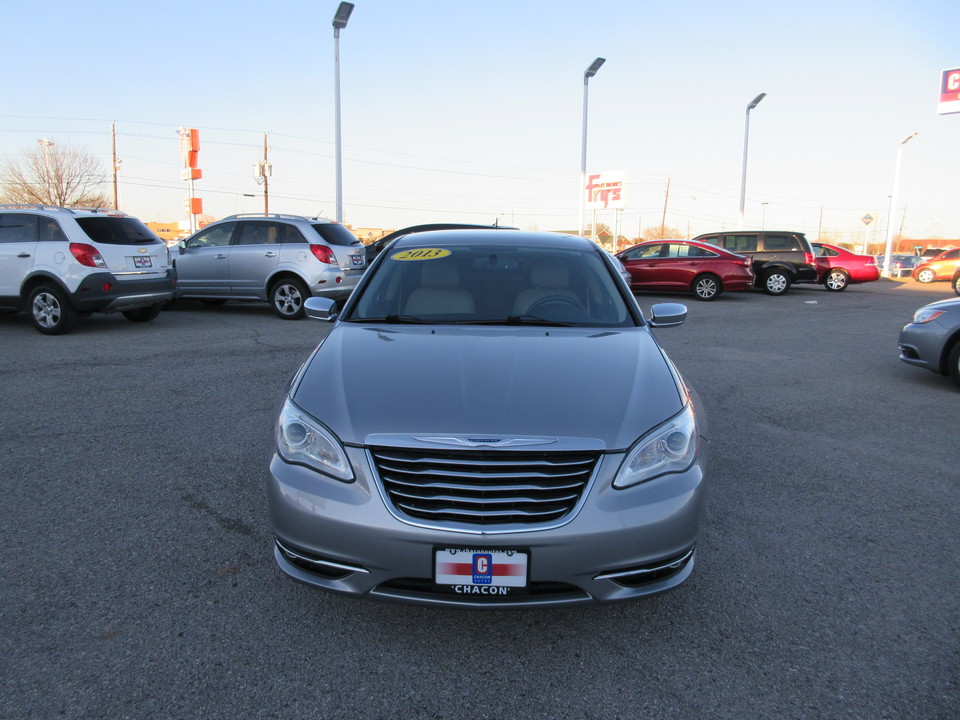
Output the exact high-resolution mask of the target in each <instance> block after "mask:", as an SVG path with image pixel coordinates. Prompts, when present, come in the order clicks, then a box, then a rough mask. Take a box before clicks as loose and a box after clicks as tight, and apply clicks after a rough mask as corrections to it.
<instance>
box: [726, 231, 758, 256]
mask: <svg viewBox="0 0 960 720" xmlns="http://www.w3.org/2000/svg"><path fill="white" fill-rule="evenodd" d="M723 248H724V249H725V250H730V251H731V252H753V251H755V250H756V249H757V236H756V235H724V236H723Z"/></svg>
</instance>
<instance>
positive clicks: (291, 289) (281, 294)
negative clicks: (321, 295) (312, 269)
mask: <svg viewBox="0 0 960 720" xmlns="http://www.w3.org/2000/svg"><path fill="white" fill-rule="evenodd" d="M308 297H310V293H309V292H307V287H306V285H304V284H303V283H302V282H300V281H299V280H294V279H292V278H290V279H284V280H280V281H278V282H276V283H274V285H273V287H272V288H270V307H272V308H273V311H274V312H275V313H276V314H277V315H279V316H280V317H281V318H282V319H284V320H299V319H300V318H302V317H304V316H305V315H306V311H305V310H304V309H303V302H304V300H306V299H307V298H308Z"/></svg>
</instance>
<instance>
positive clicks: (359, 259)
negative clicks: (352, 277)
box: [350, 255, 367, 267]
mask: <svg viewBox="0 0 960 720" xmlns="http://www.w3.org/2000/svg"><path fill="white" fill-rule="evenodd" d="M366 259H367V258H366V256H365V255H351V256H350V261H351V262H352V263H353V266H354V267H363V265H364V262H365V261H366Z"/></svg>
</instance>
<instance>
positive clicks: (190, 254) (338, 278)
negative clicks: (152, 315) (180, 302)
mask: <svg viewBox="0 0 960 720" xmlns="http://www.w3.org/2000/svg"><path fill="white" fill-rule="evenodd" d="M173 262H174V266H175V268H176V271H177V297H184V298H200V299H202V300H204V301H206V302H207V303H209V304H218V303H220V302H223V301H224V300H230V299H233V300H266V301H267V302H269V303H270V306H271V307H272V308H273V310H274V312H276V313H277V315H279V316H280V317H281V318H283V319H285V320H296V319H299V318H302V317H303V316H304V309H303V301H304V300H306V299H307V298H308V297H311V296H317V297H326V298H330V299H331V300H334V301H338V302H339V301H343V300H346V298H347V297H348V296H349V295H350V292H351V291H352V290H353V288H354V287H356V284H357V281H358V280H359V279H360V277H361V276H362V275H363V272H364V270H366V264H367V263H366V252H365V249H364V247H363V244H362V243H361V242H360V241H359V240H358V239H357V237H356V236H355V235H354V234H353V233H351V232H350V231H349V230H348V229H347V228H346V227H344V226H343V225H341V224H340V223H336V222H332V221H330V220H325V219H323V218H306V217H302V216H300V215H276V214H269V215H265V214H261V213H256V214H244V215H231V216H229V217H225V218H224V219H223V220H220V221H218V222H215V223H212V224H210V225H207V226H206V227H205V228H203V229H202V230H200V231H199V232H197V233H194V234H193V235H191V236H190V237H188V238H186V239H185V240H183V241H181V242H180V243H179V245H178V247H177V251H176V254H175V256H174V260H173Z"/></svg>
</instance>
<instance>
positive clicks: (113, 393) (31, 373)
mask: <svg viewBox="0 0 960 720" xmlns="http://www.w3.org/2000/svg"><path fill="white" fill-rule="evenodd" d="M949 296H952V295H951V294H950V290H949V287H948V286H947V284H946V283H937V284H934V285H932V286H921V285H919V284H918V283H915V282H912V281H910V280H905V281H901V282H895V281H880V282H877V283H873V284H871V285H865V286H852V287H850V288H849V289H848V290H847V291H845V292H842V293H830V292H827V291H826V290H824V289H822V288H820V287H814V286H799V287H794V288H792V289H791V290H790V291H789V292H788V293H787V294H786V295H785V296H783V297H770V296H767V295H764V294H761V293H730V294H727V295H724V296H723V297H721V298H720V299H718V300H716V301H714V302H710V303H704V302H697V301H696V300H694V299H693V298H692V297H690V296H670V297H658V296H654V295H641V296H639V300H640V303H641V306H643V307H644V308H645V309H648V308H649V306H650V304H651V303H653V302H657V301H660V300H668V301H681V302H685V303H686V304H687V305H688V307H689V315H688V319H687V322H686V323H685V324H684V325H683V326H681V327H679V328H673V329H664V330H660V331H658V337H659V338H660V340H661V342H662V344H663V345H664V347H665V348H666V349H667V352H668V353H669V354H670V356H671V357H672V358H673V360H674V361H675V363H676V364H677V366H678V367H679V369H680V371H681V373H682V374H683V375H684V377H685V378H686V380H687V381H688V382H689V383H690V384H691V385H693V386H694V387H695V388H696V389H697V391H698V392H699V394H700V395H701V397H702V398H703V402H704V404H705V406H706V409H707V411H708V415H709V418H710V436H709V437H710V442H711V445H712V450H713V474H712V487H711V496H710V505H709V509H708V515H707V522H706V525H705V530H704V535H703V539H702V541H701V544H700V555H699V564H698V566H697V569H696V570H695V572H694V575H693V577H692V578H691V580H690V581H689V582H688V583H686V584H685V585H684V586H682V587H681V588H680V589H678V590H676V591H674V592H672V593H668V594H666V595H661V596H657V597H655V598H651V599H647V600H642V601H639V602H632V603H629V604H621V605H613V606H604V607H587V608H576V609H566V610H550V611H513V612H507V611H492V612H471V611H458V610H444V609H426V608H416V607H407V606H401V605H390V604H383V603H376V602H367V601H356V600H351V599H346V598H341V597H337V596H331V595H328V594H324V593H321V592H319V591H316V590H314V589H311V588H308V587H305V586H301V585H299V584H296V583H294V582H292V581H290V580H288V579H286V577H284V576H282V574H281V573H280V572H279V571H278V570H277V569H276V567H275V565H274V561H273V557H272V554H271V537H270V532H269V529H268V525H267V518H266V501H265V497H264V478H265V473H266V463H267V458H268V457H269V453H270V450H271V442H272V441H271V429H272V428H271V425H272V421H273V416H274V412H275V406H276V403H277V401H278V399H279V397H280V395H281V394H282V392H283V389H284V386H285V383H286V381H287V380H288V378H289V377H290V375H291V374H292V373H293V372H294V370H295V369H296V368H297V367H298V366H299V364H300V363H301V362H302V361H303V360H304V359H305V358H306V356H307V354H308V353H309V352H310V350H311V349H312V348H313V347H314V346H315V345H316V343H317V341H318V340H319V339H320V338H321V337H322V335H323V334H324V333H325V332H326V330H327V326H326V325H324V324H321V323H316V322H310V321H302V322H284V321H281V320H279V319H277V318H276V317H275V316H274V315H273V314H272V313H271V312H270V310H269V308H268V307H267V306H266V305H255V304H249V305H241V304H228V305H225V306H222V307H218V308H208V307H206V306H204V305H201V304H199V303H198V304H183V305H180V306H177V307H175V308H174V309H172V310H169V311H166V312H164V313H162V314H161V315H160V317H159V318H158V319H157V320H156V321H154V322H153V323H150V324H135V323H129V322H127V321H126V320H124V319H123V318H122V317H120V316H103V315H100V316H92V317H90V318H87V319H85V320H84V321H82V322H81V323H80V324H79V325H78V327H77V329H76V330H75V331H74V332H73V333H71V334H69V335H65V336H62V337H45V336H42V335H40V334H39V333H37V332H36V331H35V330H34V329H33V327H32V326H31V325H30V323H29V321H28V320H27V318H26V316H25V315H23V314H21V315H0V338H2V348H3V349H2V358H3V363H2V366H0V373H2V383H0V393H2V395H0V397H2V400H3V403H2V411H0V431H2V432H0V470H2V478H3V482H4V492H3V502H2V505H0V507H2V521H3V530H4V533H3V535H4V542H3V544H2V562H0V572H2V588H3V590H2V592H3V602H2V604H0V619H2V630H3V632H2V638H0V668H2V673H0V687H2V692H0V717H4V718H11V719H14V718H15V719H18V720H26V719H28V718H44V719H46V718H53V717H57V718H77V719H79V718H85V719H87V718H110V719H111V720H116V719H119V718H136V719H143V718H158V719H160V718H163V719H169V718H191V719H195V718H202V719H210V718H230V719H231V720H236V719H237V718H284V719H286V718H291V719H299V718H341V717H342V718H433V719H439V718H457V719H458V720H466V719H473V718H508V719H514V720H515V719H519V718H558V719H559V718H570V719H573V718H576V719H578V720H582V719H586V718H596V719H598V720H599V719H603V720H609V719H612V718H624V719H627V718H646V717H650V718H666V717H669V718H691V719H692V718H750V717H757V718H760V717H763V718H870V719H874V718H898V719H899V718H917V719H918V720H920V719H923V720H932V719H934V718H942V719H944V720H946V719H947V718H950V719H953V718H956V717H957V712H958V711H957V708H958V707H960V631H958V622H957V619H958V617H960V601H958V595H960V564H958V562H957V558H958V557H960V538H958V532H957V528H958V527H960V522H958V520H960V512H958V507H960V472H958V462H957V458H958V450H957V439H958V437H960V425H958V420H957V417H958V413H957V408H958V407H960V392H958V390H957V388H956V387H955V386H954V384H953V383H952V381H951V380H950V379H948V378H942V377H939V376H937V375H934V374H933V373H930V372H927V371H924V370H919V369H916V368H912V367H909V366H907V365H905V364H903V363H901V362H900V361H899V359H898V357H897V348H896V339H897V333H898V331H899V328H900V327H901V326H902V325H903V324H904V323H905V322H907V321H908V320H909V318H910V317H911V315H912V313H913V311H914V310H915V309H916V308H918V307H920V306H921V305H924V304H926V303H927V302H931V301H932V300H935V299H942V298H945V297H949ZM383 371H384V372H385V373H389V372H390V368H389V367H384V368H383ZM597 372H603V368H597ZM615 381H616V380H615V379H612V380H611V382H615Z"/></svg>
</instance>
